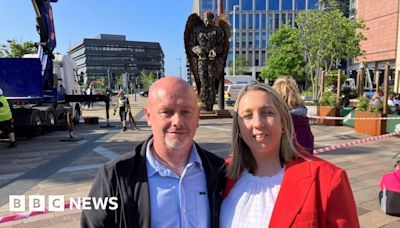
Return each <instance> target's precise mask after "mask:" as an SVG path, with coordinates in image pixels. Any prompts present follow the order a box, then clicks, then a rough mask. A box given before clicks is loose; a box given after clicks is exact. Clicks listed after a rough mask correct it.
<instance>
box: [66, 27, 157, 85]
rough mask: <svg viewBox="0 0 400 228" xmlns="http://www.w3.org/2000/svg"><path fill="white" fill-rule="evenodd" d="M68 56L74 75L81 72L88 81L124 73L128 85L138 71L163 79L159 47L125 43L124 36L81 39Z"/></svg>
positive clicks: (142, 43) (147, 43)
mask: <svg viewBox="0 0 400 228" xmlns="http://www.w3.org/2000/svg"><path fill="white" fill-rule="evenodd" d="M67 52H68V55H69V56H71V58H72V59H73V60H74V61H75V63H76V65H77V67H78V73H81V72H83V74H85V75H87V77H88V80H96V79H99V78H105V80H106V81H108V75H109V74H113V75H116V76H120V75H122V74H125V73H126V72H128V75H129V77H128V81H129V82H135V80H136V79H135V77H138V76H139V75H140V72H141V71H142V70H145V71H146V72H152V73H153V74H154V75H156V76H158V78H161V77H163V76H164V53H163V51H162V49H161V46H160V44H159V43H156V42H141V41H129V40H126V37H125V36H124V35H110V34H100V35H98V36H97V37H95V38H92V39H88V38H85V39H83V41H81V42H80V43H78V44H76V45H74V46H73V47H71V48H70V49H69V50H68V51H67Z"/></svg>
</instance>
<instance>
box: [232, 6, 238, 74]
mask: <svg viewBox="0 0 400 228" xmlns="http://www.w3.org/2000/svg"><path fill="white" fill-rule="evenodd" d="M236 9H239V5H233V76H236V34H235V33H236Z"/></svg>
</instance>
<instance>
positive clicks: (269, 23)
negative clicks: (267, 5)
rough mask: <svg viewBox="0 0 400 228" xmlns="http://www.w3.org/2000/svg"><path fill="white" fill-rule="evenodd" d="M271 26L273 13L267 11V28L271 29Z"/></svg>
mask: <svg viewBox="0 0 400 228" xmlns="http://www.w3.org/2000/svg"><path fill="white" fill-rule="evenodd" d="M272 26H273V14H272V13H269V14H268V15H267V28H268V30H272Z"/></svg>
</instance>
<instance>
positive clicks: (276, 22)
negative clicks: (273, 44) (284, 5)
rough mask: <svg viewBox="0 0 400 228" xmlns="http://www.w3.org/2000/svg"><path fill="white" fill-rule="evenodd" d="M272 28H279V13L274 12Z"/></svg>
mask: <svg viewBox="0 0 400 228" xmlns="http://www.w3.org/2000/svg"><path fill="white" fill-rule="evenodd" d="M274 25H275V26H274V28H275V29H279V13H276V14H275V21H274Z"/></svg>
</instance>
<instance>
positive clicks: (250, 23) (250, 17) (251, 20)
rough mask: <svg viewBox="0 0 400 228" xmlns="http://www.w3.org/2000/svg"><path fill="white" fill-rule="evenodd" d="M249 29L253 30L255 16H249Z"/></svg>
mask: <svg viewBox="0 0 400 228" xmlns="http://www.w3.org/2000/svg"><path fill="white" fill-rule="evenodd" d="M248 28H249V29H253V14H249V27H248ZM256 28H257V15H256Z"/></svg>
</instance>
